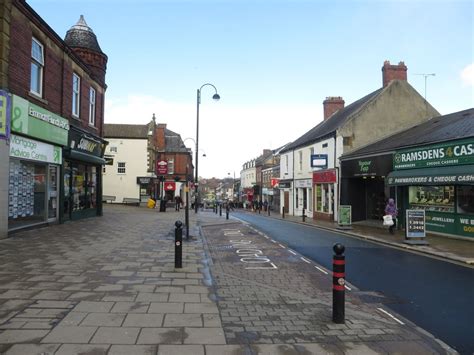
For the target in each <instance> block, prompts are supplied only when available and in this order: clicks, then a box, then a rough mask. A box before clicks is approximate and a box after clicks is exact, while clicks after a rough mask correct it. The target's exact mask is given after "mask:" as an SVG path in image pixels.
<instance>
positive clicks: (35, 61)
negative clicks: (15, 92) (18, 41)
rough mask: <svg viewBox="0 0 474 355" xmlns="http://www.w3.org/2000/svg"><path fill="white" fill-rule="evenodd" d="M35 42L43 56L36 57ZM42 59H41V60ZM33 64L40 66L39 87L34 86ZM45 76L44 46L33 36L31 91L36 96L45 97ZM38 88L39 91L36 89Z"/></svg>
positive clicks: (38, 74)
mask: <svg viewBox="0 0 474 355" xmlns="http://www.w3.org/2000/svg"><path fill="white" fill-rule="evenodd" d="M34 44H37V45H38V47H39V49H40V54H41V58H36V57H35V56H34V55H33V48H34ZM40 60H41V61H40ZM33 66H35V67H37V68H38V72H37V76H38V77H37V78H36V79H37V80H38V83H37V84H38V85H37V86H38V88H33V82H32V81H33ZM43 77H44V46H43V44H42V43H41V42H40V41H39V40H38V39H36V38H35V37H32V38H31V65H30V92H31V93H32V94H34V95H36V96H39V97H43ZM36 89H38V91H36Z"/></svg>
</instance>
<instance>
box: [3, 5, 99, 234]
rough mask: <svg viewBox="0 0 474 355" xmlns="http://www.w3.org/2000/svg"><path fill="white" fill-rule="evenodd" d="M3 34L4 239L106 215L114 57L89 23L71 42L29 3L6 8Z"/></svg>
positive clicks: (81, 26) (81, 25)
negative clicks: (108, 97)
mask: <svg viewBox="0 0 474 355" xmlns="http://www.w3.org/2000/svg"><path fill="white" fill-rule="evenodd" d="M0 28H1V32H0V37H1V41H0V64H1V65H0V90H1V91H0V102H1V103H2V104H1V105H0V112H1V114H0V205H1V206H2V207H1V208H0V211H1V212H0V238H2V237H6V236H7V234H8V233H9V232H13V231H14V230H16V229H20V228H24V227H31V226H41V225H44V224H48V223H60V222H63V221H66V220H69V219H76V218H82V217H89V216H97V215H101V213H102V206H101V190H102V183H101V170H102V169H101V166H102V165H103V163H104V162H105V161H104V159H103V153H104V149H105V145H106V142H105V141H104V140H103V139H102V138H101V137H102V133H103V121H104V95H105V90H106V84H105V72H106V64H107V56H106V55H105V54H104V53H103V52H102V50H101V48H100V46H99V44H98V41H97V38H96V35H95V34H94V32H93V31H92V29H91V28H90V27H89V26H88V25H87V23H86V22H85V20H84V18H83V17H82V16H81V17H80V19H79V21H78V22H77V23H76V24H75V25H74V26H72V27H71V29H70V30H69V31H68V32H67V34H66V36H65V38H64V40H63V39H62V38H61V37H60V36H59V35H58V34H56V33H55V32H54V30H53V29H52V28H51V27H50V26H49V25H48V24H47V23H46V22H45V21H44V20H43V19H42V18H41V17H40V16H39V15H38V14H37V13H36V12H35V11H34V10H33V9H32V8H31V7H30V6H29V5H28V4H27V3H26V2H25V1H24V0H5V1H2V2H1V4H0ZM4 207H6V208H4Z"/></svg>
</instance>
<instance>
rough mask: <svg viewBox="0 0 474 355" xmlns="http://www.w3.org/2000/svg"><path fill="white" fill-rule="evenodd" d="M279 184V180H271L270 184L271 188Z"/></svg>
mask: <svg viewBox="0 0 474 355" xmlns="http://www.w3.org/2000/svg"><path fill="white" fill-rule="evenodd" d="M279 182H280V179H271V184H272V187H276V186H278V183H279Z"/></svg>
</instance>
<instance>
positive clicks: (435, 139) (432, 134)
mask: <svg viewBox="0 0 474 355" xmlns="http://www.w3.org/2000/svg"><path fill="white" fill-rule="evenodd" d="M468 137H474V108H470V109H467V110H464V111H459V112H454V113H451V114H449V115H444V116H437V117H433V118H431V119H430V120H428V121H425V122H423V123H420V124H418V125H416V126H413V127H411V128H408V129H406V130H403V131H401V132H398V133H396V134H394V135H391V136H389V137H386V138H384V139H381V140H379V141H377V142H375V143H372V144H369V145H366V146H365V147H362V148H360V149H357V150H354V151H352V152H350V153H348V154H343V155H342V156H341V160H345V159H350V158H352V157H357V156H364V155H369V154H370V155H372V154H377V153H385V152H391V151H394V150H396V149H403V148H408V147H413V146H419V145H426V144H435V143H439V142H445V141H450V140H455V139H462V138H468Z"/></svg>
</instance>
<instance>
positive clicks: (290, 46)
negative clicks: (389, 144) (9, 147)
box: [27, 0, 474, 178]
mask: <svg viewBox="0 0 474 355" xmlns="http://www.w3.org/2000/svg"><path fill="white" fill-rule="evenodd" d="M27 3H28V4H29V5H30V6H31V7H32V8H33V9H34V10H35V11H36V12H37V13H38V14H39V15H40V16H41V17H42V18H43V19H44V20H45V21H46V22H47V23H48V24H49V25H50V27H51V28H52V29H53V30H54V31H55V32H56V33H57V34H58V35H59V36H60V37H61V38H64V37H65V35H66V32H67V30H68V29H70V28H71V27H72V26H73V25H74V24H76V23H77V21H78V20H79V16H80V15H84V18H85V20H86V22H87V24H88V25H89V26H90V27H91V28H92V29H93V31H94V33H95V34H96V36H97V39H98V41H99V45H100V47H101V48H102V51H103V52H104V53H105V54H107V56H108V63H107V74H106V83H107V86H108V88H107V91H106V99H105V101H106V102H105V123H127V124H144V123H148V122H149V121H150V120H151V117H152V115H153V113H154V114H155V115H156V117H157V122H159V123H166V124H167V128H168V129H169V130H171V131H173V132H176V133H178V134H180V135H181V137H182V138H183V140H184V141H185V144H186V146H187V147H189V148H192V150H193V152H194V150H195V141H196V121H197V120H196V114H197V90H198V89H200V88H202V89H201V104H200V105H199V155H200V156H201V157H200V158H199V176H202V177H205V178H211V177H217V178H225V177H228V176H231V177H233V176H235V177H238V176H239V175H240V171H241V169H242V165H243V164H244V163H245V162H247V161H250V160H252V159H254V158H256V157H258V156H259V155H261V154H262V152H263V150H264V149H277V148H279V147H281V146H283V145H285V144H287V143H289V142H291V141H294V140H296V139H297V138H298V137H300V136H301V135H303V134H304V133H306V132H307V131H308V130H310V129H311V128H313V127H314V126H316V125H317V124H318V123H320V122H321V121H322V119H323V104H322V102H323V101H324V99H325V98H326V97H328V96H342V97H343V99H344V101H345V105H346V106H347V105H349V104H351V103H352V102H354V101H356V100H358V99H360V98H361V97H363V96H365V95H367V94H369V93H371V92H373V91H375V90H377V89H379V88H380V87H381V86H382V72H381V68H382V65H383V63H384V61H385V60H389V61H390V62H391V64H397V63H398V62H400V61H404V62H405V64H406V65H407V67H408V82H409V83H410V84H411V85H412V86H413V87H414V88H415V89H416V90H417V91H418V92H419V93H420V94H421V95H423V96H425V95H426V98H427V100H428V101H429V102H430V103H431V105H432V106H434V108H435V109H437V110H438V112H440V113H441V114H442V115H444V114H449V113H452V112H456V111H461V110H465V109H468V108H472V107H474V104H473V103H474V48H473V46H474V24H473V13H474V11H473V10H474V9H473V7H474V6H473V4H474V2H473V1H471V0H430V1H428V0H404V1H390V0H381V1H377V0H353V1H351V0H327V1H326V0H27ZM423 74H435V75H434V76H433V75H423ZM208 83H209V84H212V85H214V86H215V87H216V89H217V91H218V94H219V95H220V97H221V99H220V100H219V101H214V100H213V99H212V96H213V95H214V93H215V91H214V88H213V87H212V86H211V85H205V84H208ZM425 83H426V86H425ZM203 85H204V86H203ZM187 138H189V139H187ZM202 154H205V155H206V157H202Z"/></svg>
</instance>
